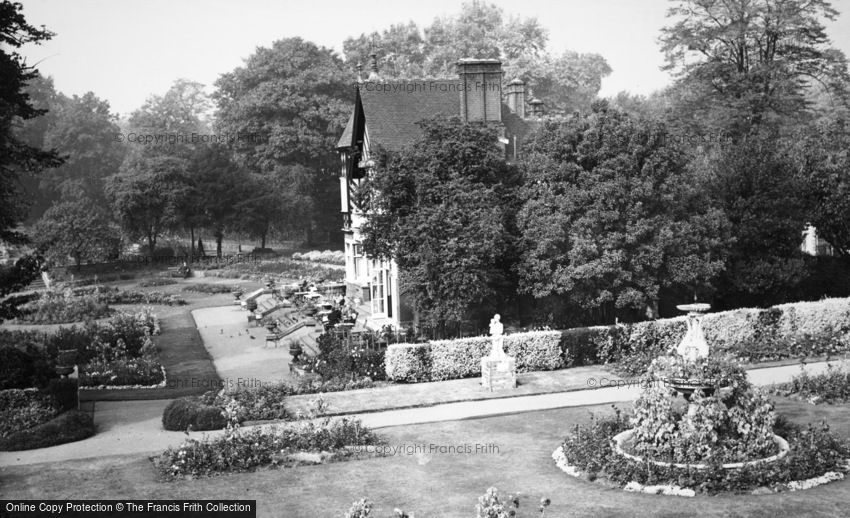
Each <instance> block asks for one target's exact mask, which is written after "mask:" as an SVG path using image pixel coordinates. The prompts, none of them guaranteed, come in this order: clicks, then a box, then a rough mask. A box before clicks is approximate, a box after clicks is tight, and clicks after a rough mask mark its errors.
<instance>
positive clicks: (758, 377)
mask: <svg viewBox="0 0 850 518" xmlns="http://www.w3.org/2000/svg"><path fill="white" fill-rule="evenodd" d="M826 367H827V362H818V363H811V364H808V365H807V366H806V370H807V371H808V372H809V373H810V374H817V373H820V372H823V371H825V370H826ZM799 372H800V367H799V366H798V365H787V366H780V367H766V368H763V369H750V370H748V371H747V374H748V376H749V378H750V380H751V381H752V382H753V383H754V384H755V385H766V384H770V383H777V382H783V381H789V380H791V378H792V377H793V376H795V375H796V374H799ZM440 383H446V382H440ZM639 392H640V387H639V386H631V387H622V388H616V387H607V388H598V389H588V390H572V391H569V392H559V393H554V394H539V395H533V396H519V397H502V398H499V399H488V400H484V401H467V402H458V403H446V404H440V405H434V406H429V407H423V408H410V409H400V410H388V411H384V412H373V413H366V414H355V415H354V416H355V417H358V418H360V419H362V420H363V422H364V424H366V425H368V426H371V427H373V428H383V427H390V426H404V425H410V424H417V423H430V422H440V421H454V420H461V419H475V418H479V417H485V416H495V415H503V414H513V413H520V412H529V411H533V410H546V409H554V408H565V407H577V406H588V405H598V404H604V403H620V402H627V401H633V400H634V399H635V398H636V397H637V396H638V394H639ZM504 394H510V393H503V394H502V395H504ZM167 403H168V402H167V401H123V402H97V403H96V406H95V411H94V416H95V424H96V425H97V427H98V433H97V434H96V435H95V436H93V437H91V438H89V439H86V440H84V441H79V442H74V443H69V444H62V445H59V446H53V447H50V448H42V449H39V450H30V451H21V452H0V466H11V465H22V464H37V463H41V462H55V461H61V460H70V459H86V458H92V457H102V456H106V455H118V454H140V455H141V454H155V453H158V452H161V451H162V450H164V449H166V448H167V447H169V446H178V445H180V444H181V443H182V442H183V440H184V439H185V438H186V435H185V434H184V433H182V432H166V431H164V430H163V429H162V424H161V419H162V409H163V408H165V405H166V404H167ZM258 426H268V425H258ZM222 433H223V432H222V431H220V430H219V431H214V432H205V433H202V432H193V433H192V434H191V435H192V437H195V438H200V437H201V436H203V435H209V436H218V435H221V434H222Z"/></svg>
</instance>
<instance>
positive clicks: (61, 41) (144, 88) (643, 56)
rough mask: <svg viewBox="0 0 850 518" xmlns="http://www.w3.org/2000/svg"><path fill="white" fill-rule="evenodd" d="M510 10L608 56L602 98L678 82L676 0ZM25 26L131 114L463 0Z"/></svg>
mask: <svg viewBox="0 0 850 518" xmlns="http://www.w3.org/2000/svg"><path fill="white" fill-rule="evenodd" d="M491 2H492V3H495V4H497V5H499V6H500V7H501V8H502V9H503V11H504V14H505V15H519V16H522V17H536V18H538V20H539V21H540V22H541V24H542V25H543V26H544V27H546V28H547V29H548V30H549V45H548V49H549V50H550V52H554V53H560V52H561V51H563V50H566V49H570V50H574V51H578V52H595V53H598V54H601V55H602V56H603V57H605V59H606V60H607V61H608V64H609V65H610V66H611V68H612V69H613V72H612V73H611V75H610V76H608V77H607V78H605V79H604V80H603V83H602V90H601V92H600V95H602V96H609V95H614V94H616V93H617V92H620V91H623V90H625V91H629V92H632V93H636V94H648V93H651V92H652V91H654V90H657V89H660V88H663V87H664V86H666V85H667V84H669V82H670V78H669V76H668V74H667V73H666V72H662V71H661V70H660V66H661V65H662V63H663V57H662V54H661V52H660V50H659V46H658V42H657V39H658V36H659V30H660V28H661V27H663V26H664V25H665V13H666V10H667V8H668V6H669V2H668V0H561V1H553V0H548V1H546V0H495V1H493V0H491ZM22 3H23V5H24V10H23V12H24V15H25V17H26V19H27V21H28V22H29V23H30V24H32V25H36V26H40V25H44V26H46V27H47V29H49V30H51V31H52V32H54V33H56V36H54V38H53V39H52V40H50V41H48V42H45V43H43V44H41V45H39V46H36V45H28V46H26V47H24V48H23V49H22V52H21V53H22V54H23V55H24V56H25V57H26V59H27V63H28V64H30V65H36V64H37V68H38V69H39V70H40V71H41V73H42V74H44V75H47V76H52V77H53V79H54V83H55V86H56V89H57V90H59V91H60V92H63V93H65V94H67V95H74V94H76V95H82V94H84V93H86V92H88V91H92V92H94V93H95V94H96V95H97V96H98V97H100V98H102V99H106V100H107V101H109V103H110V106H111V107H112V110H113V112H117V113H118V114H120V115H121V116H122V117H126V116H127V115H129V114H130V112H132V111H133V110H135V109H137V108H139V107H140V106H141V105H142V104H143V103H144V101H145V99H146V98H147V97H148V96H150V95H151V94H163V93H165V91H167V90H168V88H169V86H171V84H172V83H173V82H174V81H175V80H176V79H179V78H185V79H190V80H193V81H197V82H200V83H202V84H204V85H207V86H208V87H209V88H208V89H209V91H212V90H211V88H212V84H213V83H214V82H215V80H216V79H217V78H218V76H219V75H220V74H222V73H225V72H228V71H231V70H233V69H234V68H236V67H238V66H240V65H242V63H243V60H244V59H245V58H247V57H248V56H250V55H251V54H252V53H253V52H254V51H255V50H256V48H257V47H266V46H269V45H271V43H272V42H273V41H275V40H278V39H281V38H286V37H292V36H300V37H302V38H304V39H306V40H310V41H313V42H315V43H317V44H320V45H323V46H325V47H330V48H333V49H335V50H336V51H338V52H339V53H340V55H341V54H342V42H343V41H344V40H345V38H346V37H348V36H357V35H359V34H361V33H370V32H372V31H375V30H378V31H380V30H383V29H384V28H387V27H388V26H389V25H391V24H393V23H401V22H407V21H410V20H413V21H414V22H416V23H417V25H419V26H420V27H423V26H426V25H429V24H430V23H431V22H432V21H433V19H434V18H435V17H439V16H445V15H451V14H454V13H457V12H459V10H460V6H461V3H462V1H461V0H427V1H413V2H411V1H409V0H408V1H405V0H401V1H396V2H389V1H384V2H380V1H375V0H372V1H367V2H351V1H345V2H343V1H338V0H334V1H319V0H314V1H304V0H298V1H293V0H283V1H281V0H276V1H275V0H243V1H238V2H237V1H224V0H192V1H190V0H145V1H133V2H130V1H128V0H124V1H116V0H23V2H22ZM833 6H834V7H836V8H837V9H838V10H839V11H842V12H844V11H847V14H846V15H842V16H840V17H839V19H838V20H837V21H836V22H833V23H829V24H828V25H827V27H828V32H829V34H830V36H831V37H832V39H833V43H834V46H835V47H837V48H839V49H841V50H843V51H844V52H845V53H846V54H848V55H850V0H837V1H835V0H834V1H833Z"/></svg>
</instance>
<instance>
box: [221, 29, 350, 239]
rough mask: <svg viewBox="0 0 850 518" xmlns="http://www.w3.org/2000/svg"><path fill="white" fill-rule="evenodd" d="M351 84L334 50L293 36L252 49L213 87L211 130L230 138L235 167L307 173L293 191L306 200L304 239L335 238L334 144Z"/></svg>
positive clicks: (344, 117) (347, 107)
mask: <svg viewBox="0 0 850 518" xmlns="http://www.w3.org/2000/svg"><path fill="white" fill-rule="evenodd" d="M351 83H352V76H351V75H350V73H349V72H346V71H345V70H344V69H343V66H342V60H340V59H339V58H338V57H337V56H336V55H335V54H334V53H333V51H331V50H330V49H327V48H324V47H319V46H317V45H315V44H313V43H310V42H307V41H304V40H302V39H300V38H288V39H283V40H279V41H276V42H275V43H274V44H273V45H272V46H271V48H265V47H261V48H258V49H257V51H256V52H255V53H254V54H253V55H252V56H251V57H249V58H248V59H247V60H246V62H245V65H244V66H242V67H239V68H237V69H235V70H234V71H232V72H229V73H226V74H223V75H222V76H221V77H220V78H219V79H218V81H217V82H216V87H217V91H216V93H215V96H214V97H215V100H216V103H217V106H218V111H217V115H216V116H217V127H218V130H219V132H221V133H223V134H227V135H229V136H231V137H233V138H232V139H231V140H230V141H229V144H230V146H231V148H232V150H233V151H234V153H235V155H236V158H237V160H238V162H239V163H240V164H241V165H243V166H245V167H247V168H248V170H250V171H251V172H252V173H256V174H264V175H268V174H272V173H273V172H274V171H276V170H279V168H281V167H285V168H287V167H290V166H296V165H297V166H300V167H302V168H306V169H307V170H309V171H310V175H309V176H307V177H301V176H299V178H298V179H299V181H302V182H303V183H302V184H301V185H297V186H295V185H293V186H292V188H293V189H295V190H296V191H298V192H301V193H308V194H307V195H308V196H309V197H310V199H311V203H310V207H309V209H310V210H309V212H307V213H305V214H303V215H302V216H301V217H302V218H306V219H307V220H308V221H309V224H307V225H305V226H304V227H305V231H306V235H307V239H308V240H312V239H313V236H314V233H316V234H320V237H321V238H322V240H324V241H327V240H328V239H329V238H330V236H338V229H339V226H340V224H339V211H338V206H339V190H338V184H337V183H335V181H334V180H335V178H336V176H337V175H336V172H337V167H338V163H337V154H336V142H337V140H338V139H339V135H340V134H341V133H342V130H343V128H344V126H345V122H346V120H347V118H348V115H349V113H350V111H351V101H352V92H351V89H350V85H351ZM255 194H260V193H255Z"/></svg>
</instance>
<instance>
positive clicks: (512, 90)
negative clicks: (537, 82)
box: [505, 78, 525, 119]
mask: <svg viewBox="0 0 850 518" xmlns="http://www.w3.org/2000/svg"><path fill="white" fill-rule="evenodd" d="M505 101H506V102H507V105H508V108H510V109H511V111H512V112H513V113H514V114H515V115H516V116H517V117H520V118H522V119H524V118H525V83H524V82H523V81H522V79H519V78H517V79H514V80H513V81H511V82H510V83H508V87H507V88H506V89H505Z"/></svg>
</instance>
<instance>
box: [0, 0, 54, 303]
mask: <svg viewBox="0 0 850 518" xmlns="http://www.w3.org/2000/svg"><path fill="white" fill-rule="evenodd" d="M21 9H22V6H21V4H19V3H13V2H9V1H7V0H3V1H1V2H0V78H2V80H0V246H5V245H6V244H9V243H12V244H19V243H22V242H25V241H26V236H25V235H24V234H23V233H21V232H20V231H19V229H18V226H19V224H20V223H21V221H22V220H23V219H24V218H25V217H26V209H27V198H26V197H24V196H22V188H21V183H20V180H21V175H27V174H33V173H37V172H39V171H41V170H42V169H44V168H46V167H55V166H57V165H59V164H60V163H61V160H60V159H59V157H58V156H57V154H56V153H55V152H53V151H44V150H43V149H41V148H40V147H38V146H33V145H30V144H27V143H26V142H24V141H23V140H21V137H20V136H19V135H18V134H16V128H15V126H16V124H17V123H19V122H20V121H22V120H23V121H26V120H30V119H34V118H36V117H38V116H39V115H41V114H42V113H43V112H42V111H41V110H38V109H37V108H35V107H33V105H32V104H31V102H30V99H29V96H28V95H27V93H26V91H25V87H26V83H27V81H29V80H32V79H33V78H35V77H36V76H37V71H36V70H35V69H34V68H31V67H29V66H27V64H26V62H25V61H24V59H23V57H21V55H20V54H19V53H18V52H17V49H19V48H20V47H21V46H22V45H25V44H28V43H34V44H37V43H39V42H41V41H44V40H48V39H50V37H51V36H52V34H51V33H50V32H49V31H47V30H46V29H44V28H41V29H38V28H35V27H33V26H32V25H30V24H29V23H27V21H26V19H25V18H24V15H23V14H22V13H21ZM39 270H40V258H38V257H36V256H26V257H23V258H21V259H19V260H18V261H17V262H16V263H15V264H14V265H12V266H3V267H0V300H3V302H0V319H4V318H8V317H10V316H13V315H15V314H16V311H17V309H16V306H17V304H16V303H15V302H14V301H13V300H9V299H4V298H5V297H6V295H8V294H9V293H12V292H14V291H17V290H19V289H21V288H23V287H25V286H26V285H28V284H29V283H30V282H32V280H33V279H34V278H35V277H36V276H37V275H38V272H39Z"/></svg>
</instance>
